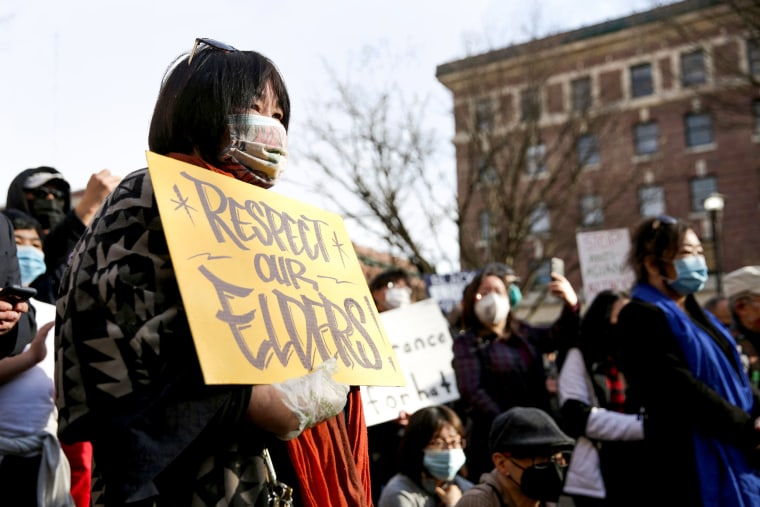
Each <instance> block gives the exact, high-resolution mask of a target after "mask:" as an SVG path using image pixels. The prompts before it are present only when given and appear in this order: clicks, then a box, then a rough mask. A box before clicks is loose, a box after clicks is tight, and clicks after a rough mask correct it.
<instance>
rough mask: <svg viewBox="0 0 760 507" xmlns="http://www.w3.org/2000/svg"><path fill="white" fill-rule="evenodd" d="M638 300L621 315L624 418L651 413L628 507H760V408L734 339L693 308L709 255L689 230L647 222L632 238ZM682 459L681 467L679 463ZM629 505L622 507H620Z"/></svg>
mask: <svg viewBox="0 0 760 507" xmlns="http://www.w3.org/2000/svg"><path fill="white" fill-rule="evenodd" d="M630 263H631V267H632V268H633V270H634V273H635V274H636V284H635V285H634V287H633V290H632V292H631V296H632V300H631V302H630V303H628V304H627V305H626V306H625V307H624V308H623V310H622V311H621V312H620V315H619V317H618V329H619V333H620V335H619V336H620V367H621V370H622V373H623V375H624V376H625V378H626V381H627V383H628V391H627V395H626V408H627V410H628V411H634V410H635V411H639V407H641V410H643V415H644V417H645V419H644V439H643V440H641V441H640V443H639V444H638V445H636V447H635V448H632V449H631V453H630V455H629V457H628V458H629V459H628V460H627V463H628V466H629V468H628V474H629V475H628V478H629V481H628V484H635V485H636V487H635V488H630V490H631V491H630V492H631V494H630V495H629V497H628V498H627V502H626V503H625V505H642V504H643V503H644V502H647V501H652V499H655V498H656V499H657V503H658V504H662V505H690V506H699V505H705V506H707V505H710V506H750V505H760V468H758V464H760V452H758V449H760V431H759V430H758V427H759V426H758V423H760V420H759V419H758V416H759V415H760V398H758V394H757V392H756V391H754V390H753V389H752V388H751V386H750V384H749V379H748V378H747V376H746V375H745V374H744V370H743V368H742V363H741V360H740V357H739V353H738V351H737V347H736V341H735V340H734V338H733V336H731V334H730V333H729V332H728V331H727V330H726V329H725V328H724V327H723V326H721V324H720V322H719V321H718V320H717V319H716V318H715V317H714V316H713V315H712V314H709V313H705V312H704V311H703V310H702V308H701V307H700V305H699V303H698V302H697V300H696V298H695V296H694V295H695V294H696V293H697V292H699V291H700V290H701V289H702V288H703V287H704V284H705V281H706V280H707V266H706V263H705V258H704V254H703V250H702V245H701V243H700V241H699V238H698V237H697V235H696V233H695V232H694V230H693V229H692V228H691V227H690V226H689V225H688V224H687V223H685V222H684V221H682V220H678V219H675V218H673V217H669V216H659V217H654V218H649V219H647V220H645V221H644V222H642V223H641V224H640V225H639V227H638V228H637V230H636V231H635V233H634V235H633V241H632V249H631V255H630ZM666 456H667V457H677V463H676V466H674V463H673V460H672V459H663V457H666ZM620 505H623V504H620Z"/></svg>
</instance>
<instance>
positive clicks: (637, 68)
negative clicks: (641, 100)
mask: <svg viewBox="0 0 760 507" xmlns="http://www.w3.org/2000/svg"><path fill="white" fill-rule="evenodd" d="M652 93H654V85H653V84H652V64H651V63H642V64H640V65H634V66H633V67H631V96H632V97H644V96H645V95H652Z"/></svg>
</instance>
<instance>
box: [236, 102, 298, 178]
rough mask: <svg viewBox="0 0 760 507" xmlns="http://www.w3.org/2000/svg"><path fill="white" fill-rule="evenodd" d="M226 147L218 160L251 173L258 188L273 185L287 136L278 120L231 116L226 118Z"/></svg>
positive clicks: (285, 153) (281, 164) (282, 162)
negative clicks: (227, 140)
mask: <svg viewBox="0 0 760 507" xmlns="http://www.w3.org/2000/svg"><path fill="white" fill-rule="evenodd" d="M227 122H228V125H229V129H230V145H229V146H228V147H227V148H226V149H225V150H224V151H223V152H222V160H226V159H229V158H231V159H232V160H234V161H235V162H237V163H238V164H240V165H242V166H245V167H246V168H248V170H250V171H251V174H252V176H254V177H255V178H256V179H257V180H258V183H259V186H262V187H264V188H269V187H271V186H272V185H274V184H275V182H276V181H277V179H278V178H279V177H280V175H281V174H282V172H283V171H284V170H285V163H286V162H287V157H288V151H287V147H288V135H287V133H286V132H285V127H284V126H283V125H282V123H280V121H279V120H276V119H275V118H271V117H269V116H262V115H259V114H234V115H230V116H229V117H228V120H227Z"/></svg>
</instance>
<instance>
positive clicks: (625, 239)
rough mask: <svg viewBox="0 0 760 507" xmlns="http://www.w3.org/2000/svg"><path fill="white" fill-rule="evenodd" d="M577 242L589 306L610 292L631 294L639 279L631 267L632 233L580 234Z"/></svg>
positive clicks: (613, 230)
mask: <svg viewBox="0 0 760 507" xmlns="http://www.w3.org/2000/svg"><path fill="white" fill-rule="evenodd" d="M575 238H576V243H577V245H578V259H579V261H580V265H581V276H582V278H583V292H584V295H585V298H586V302H587V303H591V301H593V300H594V298H595V297H596V295H597V294H599V293H600V292H601V291H603V290H606V289H610V290H623V291H630V290H631V287H632V285H633V282H634V279H635V276H634V274H633V271H631V269H630V267H629V266H628V253H629V252H630V250H631V236H630V233H629V232H628V229H625V228H621V229H608V230H605V231H592V232H579V233H578V234H576V236H575Z"/></svg>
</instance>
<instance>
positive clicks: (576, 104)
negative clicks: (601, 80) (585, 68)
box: [570, 76, 591, 111]
mask: <svg viewBox="0 0 760 507" xmlns="http://www.w3.org/2000/svg"><path fill="white" fill-rule="evenodd" d="M570 86H571V90H572V94H573V96H572V99H573V111H585V110H587V109H588V108H589V107H591V78H590V77H588V76H586V77H582V78H580V79H576V80H574V81H573V82H572V83H570Z"/></svg>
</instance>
